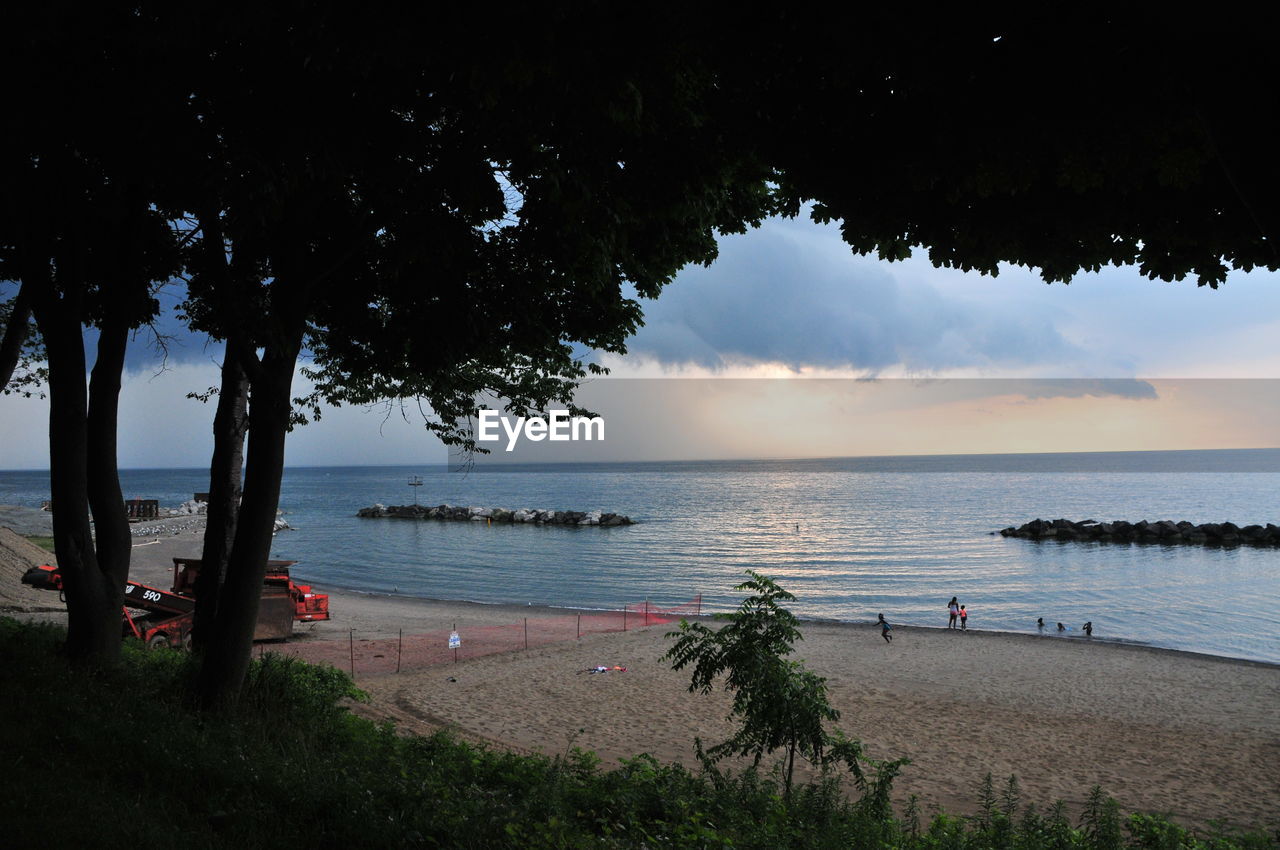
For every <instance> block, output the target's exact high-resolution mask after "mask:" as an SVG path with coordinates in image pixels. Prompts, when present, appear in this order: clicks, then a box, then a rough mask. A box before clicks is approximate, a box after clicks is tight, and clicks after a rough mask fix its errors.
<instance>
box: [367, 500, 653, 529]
mask: <svg viewBox="0 0 1280 850" xmlns="http://www.w3.org/2000/svg"><path fill="white" fill-rule="evenodd" d="M356 516H357V517H364V518H379V517H390V518H394V519H442V520H460V521H476V522H479V521H486V520H487V521H491V522H503V523H535V524H540V525H541V524H546V525H575V526H586V525H595V526H610V527H614V526H619V525H634V524H635V520H633V519H631V517H628V516H623V515H622V514H617V513H605V512H603V511H548V510H530V509H529V508H520V509H519V510H514V511H513V510H509V509H507V508H486V507H479V506H471V507H463V506H458V505H435V506H433V507H424V506H420V505H392V506H391V507H387V506H386V505H382V504H375V505H373V506H371V507H368V508H360V509H359V510H358V511H356Z"/></svg>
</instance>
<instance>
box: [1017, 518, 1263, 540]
mask: <svg viewBox="0 0 1280 850" xmlns="http://www.w3.org/2000/svg"><path fill="white" fill-rule="evenodd" d="M1000 534H1001V535H1002V536H1004V537H1021V538H1025V539H1028V540H1084V541H1098V542H1100V543H1185V544H1189V545H1192V546H1280V527H1277V526H1276V525H1273V524H1272V523H1267V524H1266V525H1246V526H1239V525H1236V524H1235V523H1232V522H1206V523H1202V524H1200V525H1195V524H1194V523H1190V522H1187V521H1185V520H1184V521H1182V522H1173V521H1172V520H1167V519H1164V520H1159V521H1157V522H1150V521H1148V520H1145V519H1144V520H1142V521H1140V522H1124V521H1122V520H1114V521H1112V522H1098V521H1097V520H1093V519H1086V520H1081V521H1080V522H1072V521H1071V520H1069V519H1035V520H1032V521H1031V522H1029V523H1027V524H1026V525H1023V526H1019V527H1018V528H1014V527H1013V526H1009V527H1008V528H1002V529H1001V530H1000Z"/></svg>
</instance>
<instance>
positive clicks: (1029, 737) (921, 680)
mask: <svg viewBox="0 0 1280 850" xmlns="http://www.w3.org/2000/svg"><path fill="white" fill-rule="evenodd" d="M152 540H155V541H158V542H151V541H152ZM135 545H136V548H135V549H134V567H133V577H134V578H136V579H138V580H140V581H144V582H150V583H156V584H161V585H163V584H165V583H166V582H167V580H168V577H169V574H170V571H171V567H172V562H171V560H170V559H171V558H172V557H174V556H192V555H196V556H198V554H199V545H200V537H199V532H198V530H197V528H195V527H188V528H184V529H179V530H176V531H174V530H172V529H170V530H169V531H167V532H165V533H163V534H160V533H158V534H156V535H155V536H153V537H151V538H147V537H139V538H138V539H137V540H136V541H135ZM298 577H299V578H300V579H302V580H304V581H305V580H306V574H305V570H300V571H299V574H298ZM316 589H317V590H320V591H327V590H328V589H327V588H324V587H317V588H316ZM331 610H332V613H333V619H332V620H331V621H329V622H326V623H317V624H309V625H299V628H298V635H297V639H295V640H294V641H291V642H290V643H288V644H284V645H276V646H275V647H265V648H264V649H272V648H275V649H286V650H288V651H290V652H293V653H296V654H299V655H302V656H303V657H309V658H314V659H317V660H329V661H332V662H334V663H337V664H339V666H343V667H346V666H347V663H348V662H347V661H345V660H344V659H348V658H349V655H348V653H354V654H356V677H357V681H358V683H359V685H360V686H361V687H362V688H364V689H365V690H366V691H368V692H369V693H370V694H371V696H372V703H371V705H370V706H368V707H365V708H361V709H360V710H362V711H366V712H367V713H369V714H370V715H371V716H374V717H378V718H385V719H392V720H394V721H395V722H396V723H397V724H398V725H399V726H400V727H401V728H404V729H408V730H412V731H430V730H432V729H436V728H441V727H446V728H451V729H454V730H455V731H456V732H457V733H458V734H460V735H461V736H462V737H464V738H468V739H471V740H475V741H483V742H486V743H489V744H491V745H494V746H500V747H507V748H510V749H514V750H517V751H523V752H542V753H547V754H555V753H563V752H565V751H566V750H567V749H568V748H569V747H570V746H577V747H581V748H584V749H590V750H594V751H595V752H596V753H597V754H598V755H600V757H601V758H602V759H604V762H605V764H606V765H615V764H617V763H618V760H619V759H622V758H626V757H628V756H631V755H634V754H637V753H641V752H648V753H652V754H653V755H655V756H656V757H658V758H659V759H662V760H673V761H679V762H682V763H684V764H688V765H693V764H694V754H693V752H694V745H693V742H694V738H695V737H701V738H702V739H703V741H705V742H707V743H715V742H718V741H720V740H723V739H724V738H725V737H727V736H728V734H729V732H730V729H731V724H730V723H729V722H728V721H727V720H726V714H727V709H728V700H727V699H726V697H725V695H724V694H723V693H720V692H717V693H713V694H711V695H708V696H703V695H700V694H691V693H689V692H688V677H687V675H686V674H684V673H676V672H673V671H672V670H671V669H670V668H669V665H667V664H666V663H664V662H663V661H662V660H661V656H662V654H663V653H664V652H665V651H666V649H667V647H668V646H669V644H670V641H669V640H668V639H667V638H666V637H665V634H666V632H668V631H670V630H671V629H672V626H671V625H653V626H649V627H648V628H639V629H637V628H635V623H634V621H633V622H632V624H631V628H629V629H628V630H627V631H626V632H613V633H593V634H586V635H584V636H583V637H581V638H575V637H574V635H573V633H572V632H568V633H567V636H566V637H565V638H564V639H560V640H557V641H556V642H552V643H546V644H544V645H535V646H532V647H531V648H530V649H528V650H524V649H521V648H514V647H513V648H512V649H509V650H507V651H502V652H498V653H496V654H491V655H484V656H481V657H466V656H465V655H464V656H463V657H462V660H460V661H459V662H458V663H456V664H455V663H451V662H450V661H449V660H445V661H444V662H443V663H437V664H434V665H431V666H422V665H421V664H406V665H405V669H404V671H403V672H401V673H399V674H396V673H391V672H376V671H377V670H387V669H394V667H393V666H392V667H390V668H388V664H389V663H390V659H389V658H388V657H387V655H388V651H387V649H386V647H389V646H392V645H394V642H395V641H396V640H398V638H399V635H400V634H401V633H403V634H404V635H405V640H406V643H411V642H412V640H413V636H416V635H424V636H426V637H425V638H423V639H422V640H426V641H429V642H430V643H431V644H432V645H433V646H436V645H437V644H439V643H440V641H441V636H442V635H445V636H447V633H448V632H449V631H452V630H454V629H455V628H456V630H457V631H458V633H459V635H460V637H461V639H462V641H463V644H464V646H465V647H468V648H473V647H474V646H475V644H476V643H477V642H478V641H477V640H476V639H475V638H476V637H477V636H478V635H480V634H482V633H484V634H488V633H490V632H492V631H493V630H495V628H496V627H499V626H505V627H507V628H508V629H511V630H514V629H517V628H519V624H521V623H522V622H523V620H524V619H525V618H531V621H533V622H540V621H545V622H552V621H553V620H554V619H555V618H559V619H560V620H562V621H563V622H564V623H573V622H574V618H575V617H576V616H577V615H576V614H575V613H574V612H570V611H555V610H551V609H532V608H527V607H522V606H495V605H476V604H468V603H460V602H447V601H432V600H420V599H409V598H396V597H378V596H370V595H364V594H359V593H347V592H333V593H332V601H331ZM943 616H944V617H945V612H944V613H943ZM353 630H354V632H353ZM486 630H488V631H486ZM512 633H514V632H512ZM894 634H895V639H894V642H893V643H892V645H886V644H885V643H884V641H882V640H881V638H880V635H879V630H878V629H876V628H874V627H871V626H850V625H841V624H830V623H817V622H814V623H809V624H807V625H806V626H805V628H804V636H805V639H804V641H803V642H802V643H801V644H800V646H799V648H798V652H797V653H796V657H798V658H801V659H803V660H804V661H805V662H806V663H807V664H808V665H809V666H810V667H811V668H812V669H813V670H815V671H816V672H818V673H819V674H820V675H823V676H825V677H826V678H827V680H828V685H829V687H830V693H831V699H832V703H833V704H834V705H835V706H836V707H838V708H839V709H840V711H841V712H842V715H843V717H842V719H841V721H840V723H839V726H840V727H841V728H842V729H844V730H845V731H846V732H847V733H848V734H849V735H851V736H854V737H857V738H859V739H861V740H862V741H863V742H864V743H865V745H866V748H867V751H868V753H869V754H870V755H871V756H873V757H875V758H882V759H887V758H895V757H899V756H906V757H909V758H910V759H911V764H910V765H908V766H907V767H906V768H904V770H903V772H902V775H901V776H900V778H899V779H898V781H897V784H896V791H895V798H897V799H898V800H899V801H900V802H901V801H905V799H906V798H907V796H908V795H909V794H915V795H918V797H919V799H920V801H921V804H922V805H923V807H924V810H925V811H928V810H929V808H930V807H932V806H942V807H945V808H946V809H947V810H948V811H952V812H961V813H964V812H971V811H973V810H974V809H975V806H976V800H977V786H978V783H979V782H980V780H981V778H982V776H983V775H984V774H985V773H987V772H990V773H991V774H992V775H993V776H994V777H995V780H996V782H997V783H1003V781H1004V779H1005V778H1007V777H1008V776H1009V775H1010V774H1011V773H1012V774H1016V775H1017V777H1018V781H1019V783H1020V785H1021V787H1022V790H1023V800H1024V802H1031V801H1034V802H1036V803H1038V804H1041V805H1043V804H1049V803H1052V802H1053V801H1054V800H1056V799H1063V800H1065V801H1067V803H1068V805H1069V806H1070V807H1071V808H1072V809H1073V810H1078V808H1079V805H1080V803H1081V802H1082V801H1083V799H1084V798H1085V796H1086V795H1087V794H1088V792H1089V789H1090V788H1091V786H1093V785H1094V784H1099V785H1101V786H1102V787H1103V789H1104V790H1105V791H1107V792H1108V793H1109V794H1111V795H1113V796H1115V797H1116V798H1117V799H1118V800H1119V801H1120V802H1121V804H1122V805H1123V806H1124V807H1125V808H1126V809H1127V810H1140V811H1157V812H1165V813H1172V814H1173V815H1175V816H1176V817H1177V818H1178V819H1179V820H1181V821H1183V822H1186V823H1191V824H1197V825H1203V824H1204V823H1205V822H1206V821H1207V820H1209V819H1213V818H1223V819H1226V820H1227V821H1228V822H1230V823H1232V824H1235V825H1243V826H1267V827H1269V828H1276V827H1280V667H1277V666H1273V665H1266V664H1260V663H1254V662H1248V661H1236V660H1231V659H1222V658H1215V657H1209V656H1201V655H1194V654H1189V653H1181V652H1174V651H1167V650H1160V649H1152V648H1147V647H1138V646H1131V645H1123V644H1115V643H1109V642H1106V641H1101V640H1092V641H1086V640H1083V639H1063V638H1058V637H1057V636H1044V637H1039V636H1034V635H1016V634H1002V633H995V632H982V631H972V630H971V631H969V632H968V633H960V632H949V631H947V630H946V629H920V628H906V627H898V628H895V630H894ZM377 647H382V649H381V650H380V651H377V652H374V649H376V648H377ZM436 648H440V647H438V646H437V647H436ZM356 650H358V652H356ZM437 654H441V653H437ZM441 655H442V654H441ZM375 657H376V659H377V663H374V659H375ZM442 657H443V656H442ZM598 665H603V666H609V667H613V666H622V667H626V668H627V669H626V672H620V671H618V672H609V673H602V674H592V673H585V672H583V671H585V670H587V669H589V668H593V667H596V666H598Z"/></svg>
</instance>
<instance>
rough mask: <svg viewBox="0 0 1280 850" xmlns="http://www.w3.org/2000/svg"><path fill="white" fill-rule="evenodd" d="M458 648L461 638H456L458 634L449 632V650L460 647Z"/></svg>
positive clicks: (460, 644)
mask: <svg viewBox="0 0 1280 850" xmlns="http://www.w3.org/2000/svg"><path fill="white" fill-rule="evenodd" d="M460 646H462V638H460V637H458V633H457V632H450V633H449V648H450V649H457V648H458V647H460Z"/></svg>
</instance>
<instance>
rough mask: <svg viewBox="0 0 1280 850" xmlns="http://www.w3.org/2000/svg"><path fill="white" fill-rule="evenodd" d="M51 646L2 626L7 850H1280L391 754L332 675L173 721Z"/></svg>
mask: <svg viewBox="0 0 1280 850" xmlns="http://www.w3.org/2000/svg"><path fill="white" fill-rule="evenodd" d="M63 640H65V636H64V634H63V633H62V632H61V631H59V630H56V629H52V628H47V627H40V626H27V625H20V624H18V623H16V622H14V621H12V620H4V619H0V671H2V672H0V752H2V753H4V755H5V766H6V768H7V770H6V772H5V779H6V781H5V786H4V787H3V788H0V823H3V824H5V838H4V840H5V846H6V847H14V848H17V847H33V846H40V847H60V846H90V845H92V846H95V847H131V848H133V847H139V846H171V845H172V844H173V843H174V840H175V839H178V840H179V841H180V846H183V847H192V848H196V847H222V846H234V847H286V846H312V847H330V846H343V847H400V846H408V847H414V846H448V847H498V846H555V847H564V846H569V847H573V846H592V847H597V846H623V847H630V846H648V847H655V846H656V847H662V846H679V847H686V846H687V847H715V846H734V847H761V848H766V847H767V848H774V847H873V846H876V847H902V848H922V850H923V848H1009V850H1013V848H1018V850H1022V848H1028V849H1029V848H1041V847H1043V848H1063V850H1073V848H1081V850H1085V848H1087V849H1088V850H1103V848H1113V847H1114V848H1119V847H1142V848H1153V850H1155V848H1160V850H1163V848H1179V850H1181V848H1205V850H1232V848H1241V850H1264V849H1265V848H1276V847H1280V836H1277V835H1269V836H1268V835H1263V834H1259V833H1255V834H1250V835H1239V834H1233V835H1226V834H1214V835H1208V836H1203V835H1194V834H1192V833H1190V832H1188V831H1186V830H1184V829H1183V828H1181V827H1179V826H1176V825H1174V824H1172V823H1170V822H1168V821H1167V820H1165V819H1163V818H1158V817H1149V816H1145V815H1133V816H1130V817H1129V818H1127V819H1126V818H1123V817H1122V816H1121V815H1120V812H1119V807H1118V805H1117V804H1116V802H1115V801H1114V800H1111V799H1109V798H1106V797H1105V796H1104V795H1103V794H1102V792H1101V791H1095V793H1094V796H1093V798H1092V799H1091V802H1090V804H1089V806H1088V807H1087V810H1086V812H1085V814H1084V816H1083V819H1082V822H1081V823H1079V824H1076V825H1072V824H1071V823H1070V822H1068V820H1067V818H1066V817H1065V815H1064V814H1063V812H1062V809H1061V807H1060V806H1059V807H1056V808H1052V809H1049V810H1046V811H1043V812H1041V811H1037V810H1036V809H1035V808H1034V807H1025V808H1024V807H1023V806H1022V805H1021V804H1020V801H1019V800H1018V794H1017V788H1016V784H1015V783H1012V782H1011V783H1010V785H1009V786H1008V787H1006V788H1005V789H1004V790H1003V792H999V791H995V790H993V789H992V787H991V783H990V779H989V778H988V780H987V782H986V784H985V790H984V793H983V799H984V801H985V802H984V805H983V807H982V811H981V812H980V813H979V814H978V815H977V816H975V817H971V818H958V817H952V816H948V815H937V816H935V817H934V818H933V819H932V820H931V821H930V822H928V823H921V821H920V818H919V816H918V813H917V812H916V810H915V807H914V806H913V807H911V808H910V809H908V811H907V812H906V813H905V815H904V816H903V817H901V818H898V817H895V816H894V815H893V813H892V812H891V811H890V809H889V804H888V793H889V790H890V789H889V782H890V781H891V779H889V778H888V777H883V779H884V781H881V782H879V783H877V782H872V783H870V784H869V787H868V792H867V793H866V794H865V796H863V797H862V798H861V799H859V800H852V799H849V798H848V796H847V795H846V794H844V793H843V792H842V790H841V789H840V787H839V786H838V784H837V783H836V781H835V780H827V781H819V782H815V783H812V784H808V785H803V786H797V787H796V788H795V789H793V792H792V796H791V800H790V802H789V803H784V802H783V800H782V797H781V795H780V784H779V781H778V778H777V777H776V776H772V775H766V774H760V773H756V772H746V773H742V774H732V775H731V774H729V773H726V772H723V771H719V770H714V769H713V770H708V771H707V772H705V773H693V772H690V771H688V770H686V769H684V768H681V767H678V766H671V765H664V764H660V763H658V762H657V761H656V760H654V759H653V758H651V757H649V756H638V757H636V758H634V759H632V760H630V761H629V762H627V763H626V764H625V765H624V766H623V767H621V768H620V769H617V770H612V771H601V770H600V769H598V761H597V759H596V758H595V757H594V756H593V755H592V754H590V753H584V752H580V751H576V750H574V751H571V752H570V753H569V754H567V755H566V756H564V757H559V758H534V757H526V756H516V755H511V754H507V753H500V752H492V751H488V750H485V749H480V748H477V747H473V746H470V745H468V744H464V743H460V742H458V741H456V740H453V739H451V738H449V737H447V736H445V735H436V736H433V737H430V738H420V737H401V736H398V735H396V734H395V733H394V732H393V731H392V730H391V729H390V728H389V727H379V726H376V725H374V724H373V723H370V722H368V721H366V720H362V719H360V718H357V717H354V716H352V715H351V714H349V713H348V712H347V711H345V710H344V709H343V708H341V707H340V706H339V705H338V703H339V701H341V700H343V699H344V698H356V699H359V698H360V693H359V691H357V690H356V689H355V688H354V687H353V686H352V684H351V682H350V681H349V680H348V679H347V678H346V677H345V676H344V675H343V674H342V673H340V672H338V671H336V670H334V669H332V668H325V667H316V666H311V665H307V664H303V663H299V662H296V661H292V660H283V659H281V658H279V657H277V656H270V655H268V656H266V657H265V658H264V659H263V660H261V661H259V662H255V664H254V665H253V669H252V671H251V674H250V679H249V681H248V683H247V685H246V691H245V696H246V698H245V699H244V700H243V702H242V704H241V705H240V706H239V707H238V708H237V709H236V710H235V711H234V712H225V713H219V714H216V715H211V714H200V713H195V712H192V711H190V710H189V709H188V708H186V707H185V694H186V692H187V691H186V689H187V686H188V684H189V683H190V681H191V676H192V674H193V668H192V665H191V663H190V659H189V657H188V656H186V655H183V654H180V653H176V652H170V651H167V650H166V651H159V652H151V653H148V652H145V651H143V650H142V649H141V647H140V646H132V645H131V646H128V647H126V649H125V651H124V654H123V656H124V657H123V664H122V665H120V666H119V667H118V668H114V669H111V670H108V671H104V672H101V673H97V674H94V675H93V676H84V675H82V674H77V675H73V674H72V673H70V672H69V671H68V670H67V667H66V665H65V663H63V662H62V660H61V659H59V658H58V657H57V654H58V653H59V651H60V647H61V643H62V641H63ZM1228 814H1230V813H1225V812H1224V815H1228Z"/></svg>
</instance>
